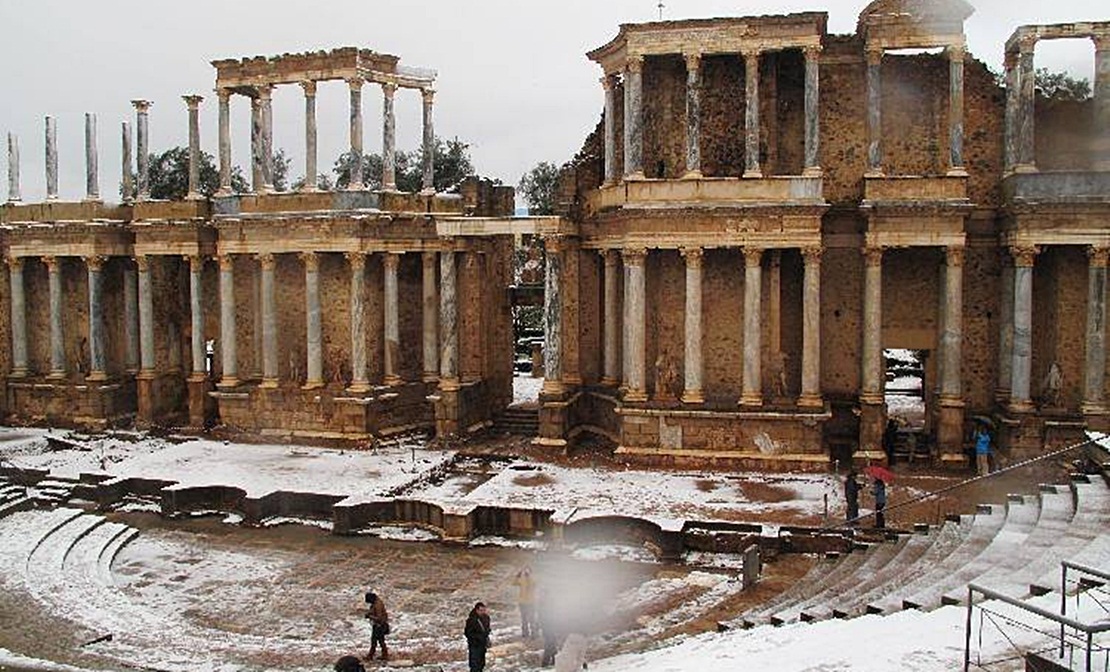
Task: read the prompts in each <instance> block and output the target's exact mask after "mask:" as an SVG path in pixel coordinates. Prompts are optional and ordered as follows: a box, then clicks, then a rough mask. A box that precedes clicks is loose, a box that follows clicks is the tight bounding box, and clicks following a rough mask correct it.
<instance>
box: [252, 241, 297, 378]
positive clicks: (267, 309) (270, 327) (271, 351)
mask: <svg viewBox="0 0 1110 672" xmlns="http://www.w3.org/2000/svg"><path fill="white" fill-rule="evenodd" d="M257 258H258V267H259V269H260V270H261V272H262V273H261V277H262V283H261V284H262V384H261V385H260V387H264V388H270V389H273V388H276V387H277V386H278V348H277V294H276V287H275V286H274V269H275V268H276V267H277V259H276V258H275V257H274V255H273V254H272V253H270V252H266V253H263V254H260V255H258V257H257ZM306 294H307V292H306Z"/></svg>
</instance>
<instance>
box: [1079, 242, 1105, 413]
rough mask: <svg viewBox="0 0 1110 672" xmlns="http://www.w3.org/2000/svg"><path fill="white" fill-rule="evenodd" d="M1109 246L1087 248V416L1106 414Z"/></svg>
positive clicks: (1084, 405)
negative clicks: (1107, 265) (1107, 266)
mask: <svg viewBox="0 0 1110 672" xmlns="http://www.w3.org/2000/svg"><path fill="white" fill-rule="evenodd" d="M1108 253H1110V250H1108V249H1107V248H1105V247H1089V248H1087V258H1088V260H1089V262H1088V263H1089V265H1088V267H1087V357H1086V367H1085V368H1084V369H1083V404H1082V406H1081V408H1082V410H1083V413H1084V414H1086V415H1101V414H1105V413H1106V401H1105V388H1106V260H1107V255H1108Z"/></svg>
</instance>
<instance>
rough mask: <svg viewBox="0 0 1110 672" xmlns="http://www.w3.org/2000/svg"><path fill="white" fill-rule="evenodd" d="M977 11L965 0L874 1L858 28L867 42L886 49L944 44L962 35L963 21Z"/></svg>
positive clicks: (861, 17) (860, 20) (867, 8)
mask: <svg viewBox="0 0 1110 672" xmlns="http://www.w3.org/2000/svg"><path fill="white" fill-rule="evenodd" d="M974 13H975V8H974V7H972V6H971V5H970V4H968V3H967V2H965V1H964V0H874V2H872V3H871V4H869V5H868V6H867V7H866V8H865V9H864V10H863V12H861V13H860V15H859V22H858V24H857V27H856V30H857V32H858V33H859V34H860V36H861V37H863V38H864V39H865V40H866V41H867V42H868V44H872V43H875V44H881V45H882V46H883V47H884V48H887V49H891V48H895V49H896V48H900V47H907V48H911V47H924V46H943V45H946V44H948V43H949V42H951V41H952V40H953V38H955V37H957V36H959V37H961V38H962V36H963V32H964V31H963V24H964V21H965V20H967V18H968V17H969V16H971V15H972V14H974Z"/></svg>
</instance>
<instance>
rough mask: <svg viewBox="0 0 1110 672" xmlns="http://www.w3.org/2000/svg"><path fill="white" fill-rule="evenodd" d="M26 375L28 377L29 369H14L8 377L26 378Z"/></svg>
mask: <svg viewBox="0 0 1110 672" xmlns="http://www.w3.org/2000/svg"><path fill="white" fill-rule="evenodd" d="M26 377H27V369H12V372H11V373H9V374H8V378H26Z"/></svg>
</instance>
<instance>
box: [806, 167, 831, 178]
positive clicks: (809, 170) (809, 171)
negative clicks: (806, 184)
mask: <svg viewBox="0 0 1110 672" xmlns="http://www.w3.org/2000/svg"><path fill="white" fill-rule="evenodd" d="M824 175H825V171H824V170H823V169H822V168H821V166H807V167H806V168H805V169H804V170H802V177H823V176H824Z"/></svg>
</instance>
